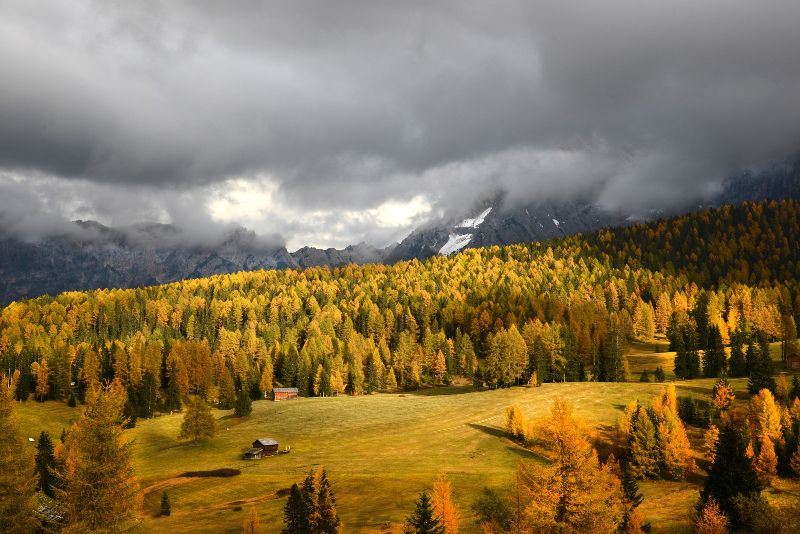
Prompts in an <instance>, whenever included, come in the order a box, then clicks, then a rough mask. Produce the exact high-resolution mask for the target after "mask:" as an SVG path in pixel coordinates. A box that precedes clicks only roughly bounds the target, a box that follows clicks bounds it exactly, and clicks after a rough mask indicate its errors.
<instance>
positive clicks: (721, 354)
mask: <svg viewBox="0 0 800 534" xmlns="http://www.w3.org/2000/svg"><path fill="white" fill-rule="evenodd" d="M725 360H726V358H725V344H724V343H723V342H722V334H721V333H720V331H719V327H718V326H716V325H713V326H711V327H709V329H708V347H707V348H706V349H705V352H704V353H703V376H705V377H706V378H717V377H718V376H720V374H722V373H723V372H727V365H726V361H725Z"/></svg>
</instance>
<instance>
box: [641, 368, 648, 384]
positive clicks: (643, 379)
mask: <svg viewBox="0 0 800 534" xmlns="http://www.w3.org/2000/svg"><path fill="white" fill-rule="evenodd" d="M639 382H650V375H649V374H648V372H647V369H645V370H644V371H642V374H640V375H639Z"/></svg>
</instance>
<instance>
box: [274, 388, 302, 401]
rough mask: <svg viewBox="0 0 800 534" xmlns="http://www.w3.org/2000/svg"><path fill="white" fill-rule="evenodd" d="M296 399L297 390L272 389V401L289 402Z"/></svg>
mask: <svg viewBox="0 0 800 534" xmlns="http://www.w3.org/2000/svg"><path fill="white" fill-rule="evenodd" d="M296 398H297V388H273V389H272V400H274V401H279V400H291V399H296Z"/></svg>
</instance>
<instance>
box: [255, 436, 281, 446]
mask: <svg viewBox="0 0 800 534" xmlns="http://www.w3.org/2000/svg"><path fill="white" fill-rule="evenodd" d="M256 441H257V442H258V443H259V444H260V445H261V446H262V447H266V446H268V445H277V444H278V442H277V441H275V440H274V439H272V438H260V439H257V440H256Z"/></svg>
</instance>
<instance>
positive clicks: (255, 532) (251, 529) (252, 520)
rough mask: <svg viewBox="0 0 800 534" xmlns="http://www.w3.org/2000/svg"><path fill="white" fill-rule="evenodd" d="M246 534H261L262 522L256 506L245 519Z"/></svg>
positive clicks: (244, 529) (244, 528)
mask: <svg viewBox="0 0 800 534" xmlns="http://www.w3.org/2000/svg"><path fill="white" fill-rule="evenodd" d="M242 532H243V533H244V534H261V521H260V520H259V518H258V510H256V508H255V506H253V507H251V508H250V514H249V515H248V516H247V517H246V518H245V520H244V525H242Z"/></svg>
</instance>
